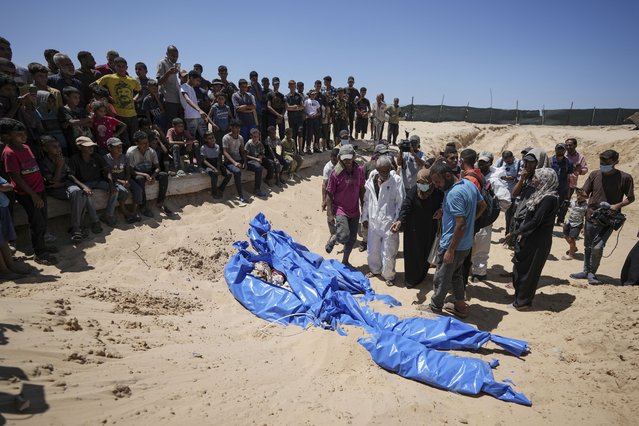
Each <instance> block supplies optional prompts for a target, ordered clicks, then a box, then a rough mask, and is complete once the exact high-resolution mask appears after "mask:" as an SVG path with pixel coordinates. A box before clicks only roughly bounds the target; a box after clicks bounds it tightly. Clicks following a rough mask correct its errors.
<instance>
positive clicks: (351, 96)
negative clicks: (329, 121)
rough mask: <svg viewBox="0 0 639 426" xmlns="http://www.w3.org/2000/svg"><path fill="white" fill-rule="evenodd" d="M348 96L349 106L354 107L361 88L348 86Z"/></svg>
mask: <svg viewBox="0 0 639 426" xmlns="http://www.w3.org/2000/svg"><path fill="white" fill-rule="evenodd" d="M346 97H347V99H348V101H347V104H348V106H349V108H353V107H354V106H355V99H357V98H359V90H357V89H356V88H354V87H353V88H350V87H347V88H346Z"/></svg>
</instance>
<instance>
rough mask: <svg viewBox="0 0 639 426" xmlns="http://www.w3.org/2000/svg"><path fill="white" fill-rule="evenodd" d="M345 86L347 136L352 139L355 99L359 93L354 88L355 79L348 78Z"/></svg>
mask: <svg viewBox="0 0 639 426" xmlns="http://www.w3.org/2000/svg"><path fill="white" fill-rule="evenodd" d="M347 84H348V86H346V105H347V107H348V132H349V133H348V134H349V136H350V137H351V138H352V137H353V130H354V123H355V99H357V98H359V91H358V90H357V89H356V88H355V87H354V85H355V77H353V76H349V77H348V82H347Z"/></svg>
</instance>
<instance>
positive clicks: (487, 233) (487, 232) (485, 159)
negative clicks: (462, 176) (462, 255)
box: [471, 151, 511, 283]
mask: <svg viewBox="0 0 639 426" xmlns="http://www.w3.org/2000/svg"><path fill="white" fill-rule="evenodd" d="M477 168H478V169H479V170H481V173H482V175H483V177H484V182H485V185H486V186H487V188H488V187H490V188H491V189H492V190H493V192H494V194H495V195H496V196H497V198H498V199H499V208H500V210H501V211H502V212H504V211H506V210H508V207H510V202H511V198H510V192H509V191H508V185H507V183H506V182H505V181H504V180H502V179H501V177H502V176H503V175H504V170H503V169H495V168H494V167H493V154H492V153H491V152H488V151H482V152H481V153H480V154H479V156H478V157H477ZM492 235H493V225H492V224H491V225H488V226H486V227H484V228H482V229H480V230H479V231H478V232H477V234H475V239H474V241H473V250H472V253H473V254H472V258H471V262H472V270H471V271H472V278H471V281H472V282H474V283H476V282H479V281H482V280H484V279H486V275H487V271H488V256H489V254H490V240H491V238H492Z"/></svg>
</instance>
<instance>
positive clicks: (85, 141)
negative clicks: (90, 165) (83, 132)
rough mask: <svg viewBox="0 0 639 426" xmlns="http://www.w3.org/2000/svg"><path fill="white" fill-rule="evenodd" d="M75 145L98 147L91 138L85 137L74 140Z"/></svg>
mask: <svg viewBox="0 0 639 426" xmlns="http://www.w3.org/2000/svg"><path fill="white" fill-rule="evenodd" d="M75 144H76V145H79V146H98V144H97V143H95V142H93V141H92V140H91V138H88V137H86V136H78V138H77V139H76V140H75Z"/></svg>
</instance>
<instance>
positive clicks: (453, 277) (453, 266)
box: [429, 162, 486, 318]
mask: <svg viewBox="0 0 639 426" xmlns="http://www.w3.org/2000/svg"><path fill="white" fill-rule="evenodd" d="M430 176H431V179H432V181H433V184H434V185H435V186H436V187H437V188H438V189H439V190H441V191H443V192H444V203H443V216H442V235H441V239H440V241H439V250H438V253H437V270H436V272H435V276H434V277H433V287H434V293H433V296H432V297H431V301H430V304H429V308H430V310H431V311H432V312H434V313H441V312H442V309H445V310H446V311H447V312H450V313H452V314H453V315H455V316H458V317H460V318H465V317H466V316H468V306H467V305H466V302H465V294H464V281H463V265H464V259H466V256H468V253H470V249H471V247H472V245H473V235H474V224H475V219H476V218H477V217H479V216H481V214H482V213H483V211H484V210H485V209H486V202H485V201H484V200H483V198H482V196H481V194H480V192H479V190H478V189H477V187H476V186H475V185H474V184H473V183H472V182H471V181H469V180H468V179H458V178H457V177H456V176H455V175H454V174H453V171H452V169H451V168H450V166H449V165H448V164H446V163H444V162H436V163H435V164H433V166H432V167H431V169H430ZM451 287H452V291H453V296H454V300H455V301H454V302H453V303H446V304H444V298H445V297H446V295H447V294H448V292H449V291H450V290H451Z"/></svg>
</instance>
